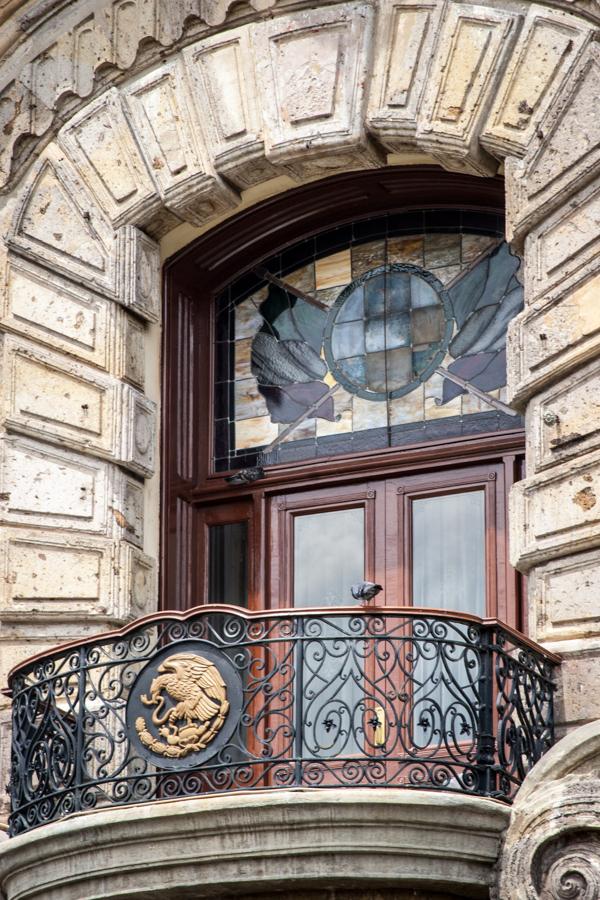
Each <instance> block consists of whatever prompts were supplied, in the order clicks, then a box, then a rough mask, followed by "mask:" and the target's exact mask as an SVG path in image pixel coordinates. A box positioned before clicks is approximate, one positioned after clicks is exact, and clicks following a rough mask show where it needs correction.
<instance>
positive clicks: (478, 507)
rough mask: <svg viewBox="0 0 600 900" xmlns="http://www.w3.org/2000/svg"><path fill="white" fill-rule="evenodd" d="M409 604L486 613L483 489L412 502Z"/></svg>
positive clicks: (481, 614) (479, 613) (478, 613)
mask: <svg viewBox="0 0 600 900" xmlns="http://www.w3.org/2000/svg"><path fill="white" fill-rule="evenodd" d="M412 525H413V548H412V549H413V603H414V605H415V606H429V607H435V608H437V609H454V610H460V611H461V612H468V613H473V614H474V615H477V616H484V615H485V496H484V492H483V491H468V492H465V493H463V494H446V495H444V496H439V497H424V498H422V499H420V500H415V501H413V504H412Z"/></svg>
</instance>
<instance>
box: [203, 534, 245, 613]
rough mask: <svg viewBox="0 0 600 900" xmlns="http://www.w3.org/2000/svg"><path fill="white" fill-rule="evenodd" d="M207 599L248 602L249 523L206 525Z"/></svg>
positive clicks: (209, 600) (243, 603) (239, 602)
mask: <svg viewBox="0 0 600 900" xmlns="http://www.w3.org/2000/svg"><path fill="white" fill-rule="evenodd" d="M208 549H209V557H208V558H209V563H208V602H209V603H231V604H232V605H234V606H245V607H247V606H248V524H247V523H246V522H231V523H229V524H227V525H210V526H209V529H208Z"/></svg>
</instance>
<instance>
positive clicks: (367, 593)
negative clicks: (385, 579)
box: [350, 581, 383, 606]
mask: <svg viewBox="0 0 600 900" xmlns="http://www.w3.org/2000/svg"><path fill="white" fill-rule="evenodd" d="M382 590H383V588H382V586H381V585H380V584H375V582H374V581H360V582H359V583H358V584H353V585H352V587H351V588H350V591H351V593H352V596H353V597H354V599H355V600H360V602H361V604H362V605H363V606H364V605H365V604H367V603H369V601H370V600H372V599H373V597H376V596H377V594H378V593H379V591H382Z"/></svg>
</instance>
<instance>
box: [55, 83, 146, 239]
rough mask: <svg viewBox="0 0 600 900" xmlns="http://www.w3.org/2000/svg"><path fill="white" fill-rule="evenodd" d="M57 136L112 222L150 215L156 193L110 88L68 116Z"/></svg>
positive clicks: (116, 222)
mask: <svg viewBox="0 0 600 900" xmlns="http://www.w3.org/2000/svg"><path fill="white" fill-rule="evenodd" d="M59 140H60V144H61V146H62V147H63V148H64V150H65V151H66V153H67V154H68V155H69V157H70V158H71V160H72V161H73V163H74V164H75V166H76V167H77V169H78V171H79V174H80V177H81V178H82V179H83V180H84V181H85V183H86V184H87V185H89V187H90V189H91V190H92V191H93V192H94V194H95V196H96V198H97V200H98V202H99V204H100V206H101V207H102V208H103V209H104V211H105V212H106V214H107V215H108V217H109V218H110V220H111V221H112V223H113V224H114V225H115V226H119V225H124V224H127V222H128V221H131V219H133V218H138V217H140V216H143V217H145V218H147V219H150V218H151V217H152V214H153V213H154V212H155V211H156V210H157V209H158V206H159V204H160V198H159V197H158V195H157V192H156V188H155V186H154V183H153V181H152V178H151V177H150V173H149V172H148V169H147V168H146V164H145V162H144V159H143V158H142V155H141V153H140V150H139V147H138V144H137V143H136V141H135V140H134V137H133V134H132V132H131V129H130V127H129V124H128V122H127V119H126V118H125V114H124V112H123V107H122V102H121V96H120V93H119V91H118V90H117V89H116V88H111V89H110V90H108V91H106V93H104V94H102V95H101V96H100V97H98V98H97V100H94V101H92V102H91V103H89V104H88V105H87V106H86V107H85V108H84V109H83V110H82V111H81V113H80V114H78V115H76V116H74V118H73V119H71V120H70V121H69V122H68V123H67V125H65V127H64V128H63V129H62V130H61V133H60V135H59ZM117 160H118V162H119V165H116V164H115V162H116V161H117Z"/></svg>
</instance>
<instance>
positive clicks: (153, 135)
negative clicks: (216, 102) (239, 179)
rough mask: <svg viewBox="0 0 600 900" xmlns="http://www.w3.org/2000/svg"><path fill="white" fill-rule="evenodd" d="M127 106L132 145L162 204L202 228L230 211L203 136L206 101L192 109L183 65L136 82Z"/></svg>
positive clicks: (232, 198)
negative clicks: (142, 159)
mask: <svg viewBox="0 0 600 900" xmlns="http://www.w3.org/2000/svg"><path fill="white" fill-rule="evenodd" d="M125 95H126V102H127V107H128V110H129V115H130V117H131V124H132V127H133V129H134V131H135V134H136V137H137V142H138V144H139V146H140V147H141V148H142V152H143V154H144V157H145V160H146V164H147V166H148V169H149V171H151V172H152V177H153V179H154V181H155V183H156V185H157V187H158V189H159V191H160V195H161V197H162V199H163V202H164V204H165V205H166V207H167V208H168V209H170V210H171V211H172V212H174V213H175V214H176V215H178V216H180V217H181V218H182V219H185V220H186V221H188V222H192V223H194V224H195V225H204V224H205V223H206V222H207V221H208V220H210V219H211V218H212V217H214V216H216V215H218V214H220V213H222V212H225V211H226V210H228V209H231V208H233V207H234V206H235V204H236V202H237V201H238V199H239V198H238V197H237V195H236V194H235V192H234V191H232V190H231V188H229V187H228V186H227V185H226V184H225V183H224V182H223V181H221V179H220V178H219V177H218V176H217V174H216V172H215V170H214V166H213V162H212V160H211V158H210V157H209V155H208V153H207V151H206V147H205V139H204V135H203V131H204V125H203V123H204V121H205V119H206V113H205V105H206V104H205V102H203V101H204V98H203V97H202V96H200V97H197V98H196V100H197V109H196V108H195V107H194V105H193V103H192V102H191V98H190V94H189V92H188V90H187V89H186V82H185V75H184V69H183V63H182V62H181V61H179V60H175V61H172V62H169V63H164V64H163V65H162V66H160V67H159V68H158V69H155V70H153V71H152V72H151V73H150V74H149V75H145V76H143V77H142V78H140V79H136V80H135V81H134V82H133V83H132V84H131V85H130V86H129V87H128V88H127V90H126V92H125Z"/></svg>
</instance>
